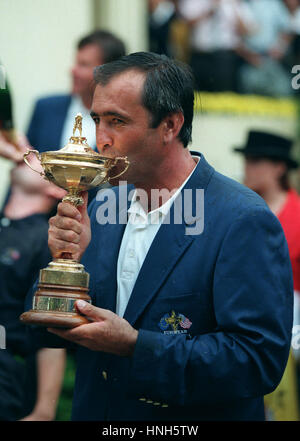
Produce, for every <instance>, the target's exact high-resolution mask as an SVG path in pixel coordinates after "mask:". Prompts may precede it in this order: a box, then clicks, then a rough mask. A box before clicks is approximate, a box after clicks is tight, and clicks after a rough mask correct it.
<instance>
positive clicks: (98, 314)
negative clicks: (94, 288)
mask: <svg viewBox="0 0 300 441" xmlns="http://www.w3.org/2000/svg"><path fill="white" fill-rule="evenodd" d="M75 306H76V308H77V309H78V311H79V312H80V313H81V314H83V315H85V316H86V317H88V318H90V319H93V320H95V321H99V320H103V319H104V318H106V317H107V314H106V312H107V311H106V310H105V309H101V308H97V307H96V306H93V305H91V304H90V303H88V302H85V301H84V300H77V302H75Z"/></svg>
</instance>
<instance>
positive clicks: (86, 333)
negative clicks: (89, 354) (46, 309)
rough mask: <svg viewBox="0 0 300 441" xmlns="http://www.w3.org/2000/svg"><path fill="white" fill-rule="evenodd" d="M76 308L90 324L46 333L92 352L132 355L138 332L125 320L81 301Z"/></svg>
mask: <svg viewBox="0 0 300 441" xmlns="http://www.w3.org/2000/svg"><path fill="white" fill-rule="evenodd" d="M76 307H77V309H78V311H79V312H80V313H81V314H83V315H84V316H85V317H87V318H88V319H90V320H91V323H88V324H86V325H81V326H78V327H77V328H73V329H68V330H62V329H57V328H49V329H48V331H50V332H52V333H54V334H56V335H58V336H60V337H63V338H65V339H67V340H70V341H72V342H74V343H78V344H80V345H82V346H85V347H87V348H89V349H91V350H92V351H103V352H109V353H112V354H115V355H122V356H130V355H132V354H133V351H134V347H135V343H136V340H137V336H138V331H137V330H136V329H134V328H133V327H132V326H131V325H130V324H129V323H128V322H127V321H126V320H125V319H123V318H121V317H119V316H118V315H117V314H115V313H113V312H111V311H108V310H107V309H101V308H97V307H96V306H93V305H90V304H89V303H87V302H84V301H83V300H78V301H77V302H76Z"/></svg>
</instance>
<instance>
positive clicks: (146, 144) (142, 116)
mask: <svg viewBox="0 0 300 441" xmlns="http://www.w3.org/2000/svg"><path fill="white" fill-rule="evenodd" d="M95 81H96V84H97V86H96V88H95V93H94V97H93V104H92V117H93V119H94V122H95V126H96V139H97V148H98V150H99V152H100V153H101V154H102V155H104V156H107V157H111V158H114V157H117V156H127V157H128V159H129V161H130V167H129V168H128V170H127V171H126V173H124V175H123V176H122V177H121V178H120V179H121V180H122V181H124V180H127V182H128V183H129V184H130V185H129V186H128V187H127V189H126V186H125V185H118V184H119V183H120V182H119V180H117V179H115V180H112V182H111V183H112V185H117V186H116V187H114V188H111V189H106V190H105V191H104V194H103V193H102V194H101V193H100V194H98V197H97V199H98V200H96V199H94V200H93V202H92V203H91V204H90V207H89V212H87V210H86V205H85V206H83V207H80V208H79V209H77V208H75V207H73V206H71V205H70V204H66V203H61V204H59V205H58V212H57V215H56V216H55V217H53V218H51V219H50V228H49V241H48V243H49V246H50V250H51V253H52V256H53V257H54V258H57V257H59V256H60V255H61V253H62V252H70V253H72V257H73V258H74V259H76V260H80V259H81V257H82V256H83V263H84V265H85V267H86V270H87V271H88V272H89V274H90V295H91V298H92V303H93V304H92V305H90V304H88V303H86V302H80V301H79V302H76V307H77V308H78V310H79V311H80V312H81V313H82V314H84V315H85V316H87V317H88V318H90V320H91V323H88V324H86V325H82V326H79V327H77V328H74V329H71V330H58V329H56V330H55V329H52V330H51V333H49V332H47V330H45V329H36V330H34V331H33V332H34V336H35V338H34V339H33V340H32V342H33V341H35V343H36V344H37V345H39V344H42V345H47V346H48V345H50V346H57V345H64V344H66V343H68V341H71V342H73V343H77V344H78V352H77V376H76V384H75V390H74V399H73V414H72V418H73V419H74V420H96V421H99V420H112V421H119V420H142V421H145V420H151V421H154V420H156V421H158V420H160V421H166V420H172V421H178V420H185V421H188V420H189V421H191V420H197V421H199V420H263V419H264V407H263V396H264V394H266V393H268V392H270V391H272V390H274V388H275V387H276V386H277V384H278V383H279V381H280V378H281V376H282V374H283V371H284V368H285V365H286V361H287V358H288V353H289V347H290V340H291V329H292V315H293V285H292V271H291V264H290V260H289V254H288V247H287V244H286V240H285V237H284V233H283V231H282V228H281V226H280V224H279V222H278V220H277V219H276V217H275V216H274V215H273V214H272V213H271V211H270V210H269V209H268V207H267V205H266V204H265V202H264V201H263V200H262V199H261V198H260V197H259V196H258V195H256V194H255V193H254V192H252V191H251V190H249V189H247V188H246V187H244V186H242V185H240V184H238V183H237V182H235V181H233V180H231V179H228V178H226V177H225V176H223V175H221V174H219V173H217V172H216V171H215V170H214V169H213V167H211V166H210V165H209V164H208V163H207V162H206V160H205V158H204V156H203V155H202V154H201V155H199V154H197V153H192V152H190V151H189V150H188V148H186V147H187V146H188V144H189V143H190V141H191V133H192V120H193V106H194V88H193V86H194V83H193V77H192V75H191V73H190V71H189V69H188V68H187V66H185V65H183V64H181V63H178V62H175V61H174V60H171V59H169V58H167V57H165V56H163V55H157V54H153V53H145V52H138V53H136V54H130V55H128V56H125V57H122V58H121V59H120V60H117V61H115V62H112V63H107V64H105V65H103V66H99V67H98V68H97V69H96V70H95ZM124 187H125V189H124ZM158 192H159V193H158ZM122 205H123V206H122ZM107 216H108V217H107ZM180 216H181V217H180ZM127 218H128V221H127ZM105 220H106V222H105ZM91 237H92V239H91ZM54 334H56V335H54ZM61 337H63V338H64V339H65V340H62V339H61ZM99 397H100V399H99Z"/></svg>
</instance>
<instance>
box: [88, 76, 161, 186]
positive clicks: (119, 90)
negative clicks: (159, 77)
mask: <svg viewBox="0 0 300 441" xmlns="http://www.w3.org/2000/svg"><path fill="white" fill-rule="evenodd" d="M144 79H145V77H144V74H143V73H141V72H137V71H134V70H130V71H126V72H124V73H121V74H119V75H117V76H115V77H113V78H112V79H111V80H110V82H109V83H108V84H107V85H105V86H102V85H97V87H96V89H95V93H94V98H93V103H92V117H93V119H94V121H95V124H96V143H97V148H98V151H99V152H100V154H101V155H103V156H106V157H109V158H115V157H117V156H127V157H128V159H129V161H130V167H129V169H128V172H126V174H124V175H123V176H122V177H121V178H120V179H121V180H127V181H128V182H129V183H134V184H136V185H138V184H139V183H143V182H145V181H146V180H147V179H148V178H149V174H150V173H151V170H153V169H154V168H155V167H156V164H158V163H159V161H160V155H161V152H162V148H161V147H162V135H161V131H160V126H159V127H158V128H156V129H153V128H151V127H150V125H151V116H150V113H149V112H148V111H147V110H146V109H145V107H143V105H142V102H141V96H142V90H143V85H144ZM118 171H119V170H118ZM120 171H121V170H120Z"/></svg>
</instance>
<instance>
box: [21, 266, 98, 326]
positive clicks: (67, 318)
mask: <svg viewBox="0 0 300 441" xmlns="http://www.w3.org/2000/svg"><path fill="white" fill-rule="evenodd" d="M88 282H89V275H88V273H86V272H85V271H84V267H83V265H81V264H80V263H78V262H76V261H74V260H70V259H56V260H54V261H53V262H50V263H49V265H48V267H47V268H44V269H42V270H41V271H40V277H39V284H38V286H37V291H36V292H35V294H34V297H33V305H32V309H31V310H30V311H27V312H24V313H23V314H22V315H21V316H20V320H21V322H22V323H24V324H29V325H38V326H47V327H52V328H75V327H76V326H80V325H83V324H87V323H90V320H88V319H87V318H86V317H84V316H83V315H82V314H80V313H79V312H78V310H77V308H76V301H78V300H84V301H86V302H88V303H91V298H90V296H89V295H88V291H89V289H88Z"/></svg>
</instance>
